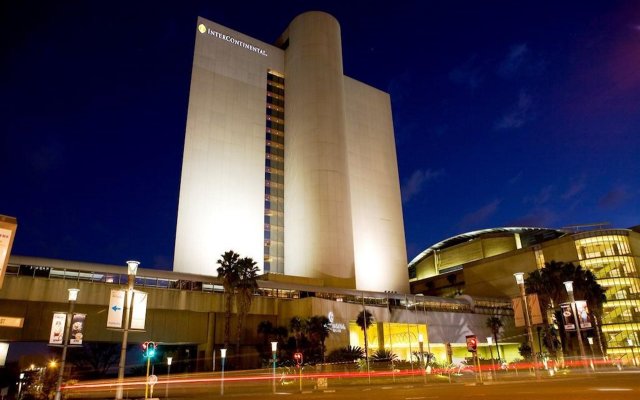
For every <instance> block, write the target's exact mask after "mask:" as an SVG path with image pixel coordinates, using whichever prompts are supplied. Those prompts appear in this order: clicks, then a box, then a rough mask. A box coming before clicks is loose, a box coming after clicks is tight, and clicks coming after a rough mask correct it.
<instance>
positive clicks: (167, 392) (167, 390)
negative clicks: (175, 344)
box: [164, 357, 173, 399]
mask: <svg viewBox="0 0 640 400" xmlns="http://www.w3.org/2000/svg"><path fill="white" fill-rule="evenodd" d="M171 361H173V357H167V384H166V385H165V386H164V397H165V398H167V399H168V398H169V378H170V377H171Z"/></svg>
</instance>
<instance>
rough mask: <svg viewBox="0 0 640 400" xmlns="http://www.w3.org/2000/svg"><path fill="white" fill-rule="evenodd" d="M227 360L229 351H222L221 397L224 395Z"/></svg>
mask: <svg viewBox="0 0 640 400" xmlns="http://www.w3.org/2000/svg"><path fill="white" fill-rule="evenodd" d="M225 358H227V349H220V359H221V362H222V379H221V380H220V395H221V396H222V395H224V360H225Z"/></svg>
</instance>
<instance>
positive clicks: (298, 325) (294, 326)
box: [289, 317, 305, 351]
mask: <svg viewBox="0 0 640 400" xmlns="http://www.w3.org/2000/svg"><path fill="white" fill-rule="evenodd" d="M304 325H305V321H303V320H302V319H300V317H293V318H291V320H290V321H289V330H290V331H291V333H293V337H294V338H295V340H296V351H299V350H300V335H301V334H302V332H303V331H304V330H305V326H304Z"/></svg>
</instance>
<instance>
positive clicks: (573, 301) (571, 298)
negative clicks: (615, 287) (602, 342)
mask: <svg viewBox="0 0 640 400" xmlns="http://www.w3.org/2000/svg"><path fill="white" fill-rule="evenodd" d="M563 283H564V287H565V289H566V290H567V294H568V295H569V303H570V305H571V313H572V314H573V318H574V320H575V323H576V333H577V335H578V346H579V347H580V357H582V360H583V362H584V360H586V359H587V354H586V353H585V351H584V343H582V331H581V330H580V321H579V318H578V310H577V309H576V299H575V297H574V296H573V281H565V282H563ZM584 369H585V370H586V371H587V373H588V372H589V367H588V366H587V365H586V364H585V365H584Z"/></svg>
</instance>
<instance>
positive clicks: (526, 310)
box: [513, 272, 540, 379]
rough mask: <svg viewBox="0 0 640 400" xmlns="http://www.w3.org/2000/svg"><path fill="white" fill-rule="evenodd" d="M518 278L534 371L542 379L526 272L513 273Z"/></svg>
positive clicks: (517, 282)
mask: <svg viewBox="0 0 640 400" xmlns="http://www.w3.org/2000/svg"><path fill="white" fill-rule="evenodd" d="M513 276H514V277H515V278H516V284H517V285H518V287H519V288H520V299H521V300H522V309H523V311H524V323H525V325H526V327H527V338H528V339H529V347H530V348H531V354H532V355H533V371H534V373H535V375H536V378H537V379H540V375H539V373H538V354H537V353H536V351H535V349H534V347H533V330H532V329H531V319H530V317H529V304H527V295H526V293H525V291H524V272H516V273H515V274H513Z"/></svg>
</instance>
